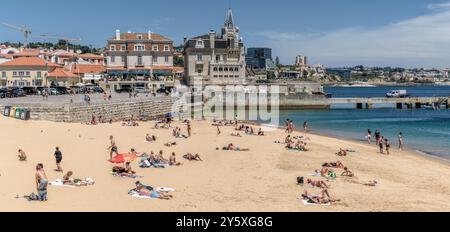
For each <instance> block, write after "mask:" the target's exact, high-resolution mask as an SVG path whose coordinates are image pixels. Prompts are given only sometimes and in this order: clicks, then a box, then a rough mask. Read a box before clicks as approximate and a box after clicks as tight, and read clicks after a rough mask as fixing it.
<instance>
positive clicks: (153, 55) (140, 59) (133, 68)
mask: <svg viewBox="0 0 450 232" xmlns="http://www.w3.org/2000/svg"><path fill="white" fill-rule="evenodd" d="M173 54H174V49H173V41H172V40H171V39H169V38H167V37H165V36H162V35H159V34H156V33H152V32H150V31H149V32H148V33H131V32H127V33H120V30H117V31H116V36H115V37H114V38H112V39H110V40H108V45H107V52H106V63H107V70H108V74H112V75H120V76H124V77H126V76H147V77H149V76H152V75H153V74H157V73H159V74H164V73H169V74H170V73H171V71H172V68H173Z"/></svg>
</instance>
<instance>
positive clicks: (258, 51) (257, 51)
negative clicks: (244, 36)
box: [245, 48, 275, 70]
mask: <svg viewBox="0 0 450 232" xmlns="http://www.w3.org/2000/svg"><path fill="white" fill-rule="evenodd" d="M245 62H246V65H247V66H248V67H250V68H253V69H262V70H271V69H273V68H274V67H275V63H274V62H273V60H272V49H270V48H248V49H247V54H246V55H245Z"/></svg>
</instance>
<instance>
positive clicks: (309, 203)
mask: <svg viewBox="0 0 450 232" xmlns="http://www.w3.org/2000/svg"><path fill="white" fill-rule="evenodd" d="M302 202H303V204H304V205H316V206H330V205H331V204H330V203H326V204H316V203H311V202H309V201H308V200H306V199H302Z"/></svg>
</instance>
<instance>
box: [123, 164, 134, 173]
mask: <svg viewBox="0 0 450 232" xmlns="http://www.w3.org/2000/svg"><path fill="white" fill-rule="evenodd" d="M125 172H126V173H128V174H131V175H134V174H136V172H135V171H133V169H132V168H131V165H130V162H126V163H125Z"/></svg>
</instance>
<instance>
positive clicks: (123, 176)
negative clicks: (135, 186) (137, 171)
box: [111, 172, 143, 179]
mask: <svg viewBox="0 0 450 232" xmlns="http://www.w3.org/2000/svg"><path fill="white" fill-rule="evenodd" d="M111 175H112V176H116V177H122V178H130V179H139V178H142V177H143V176H138V175H123V174H120V173H116V172H111Z"/></svg>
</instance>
